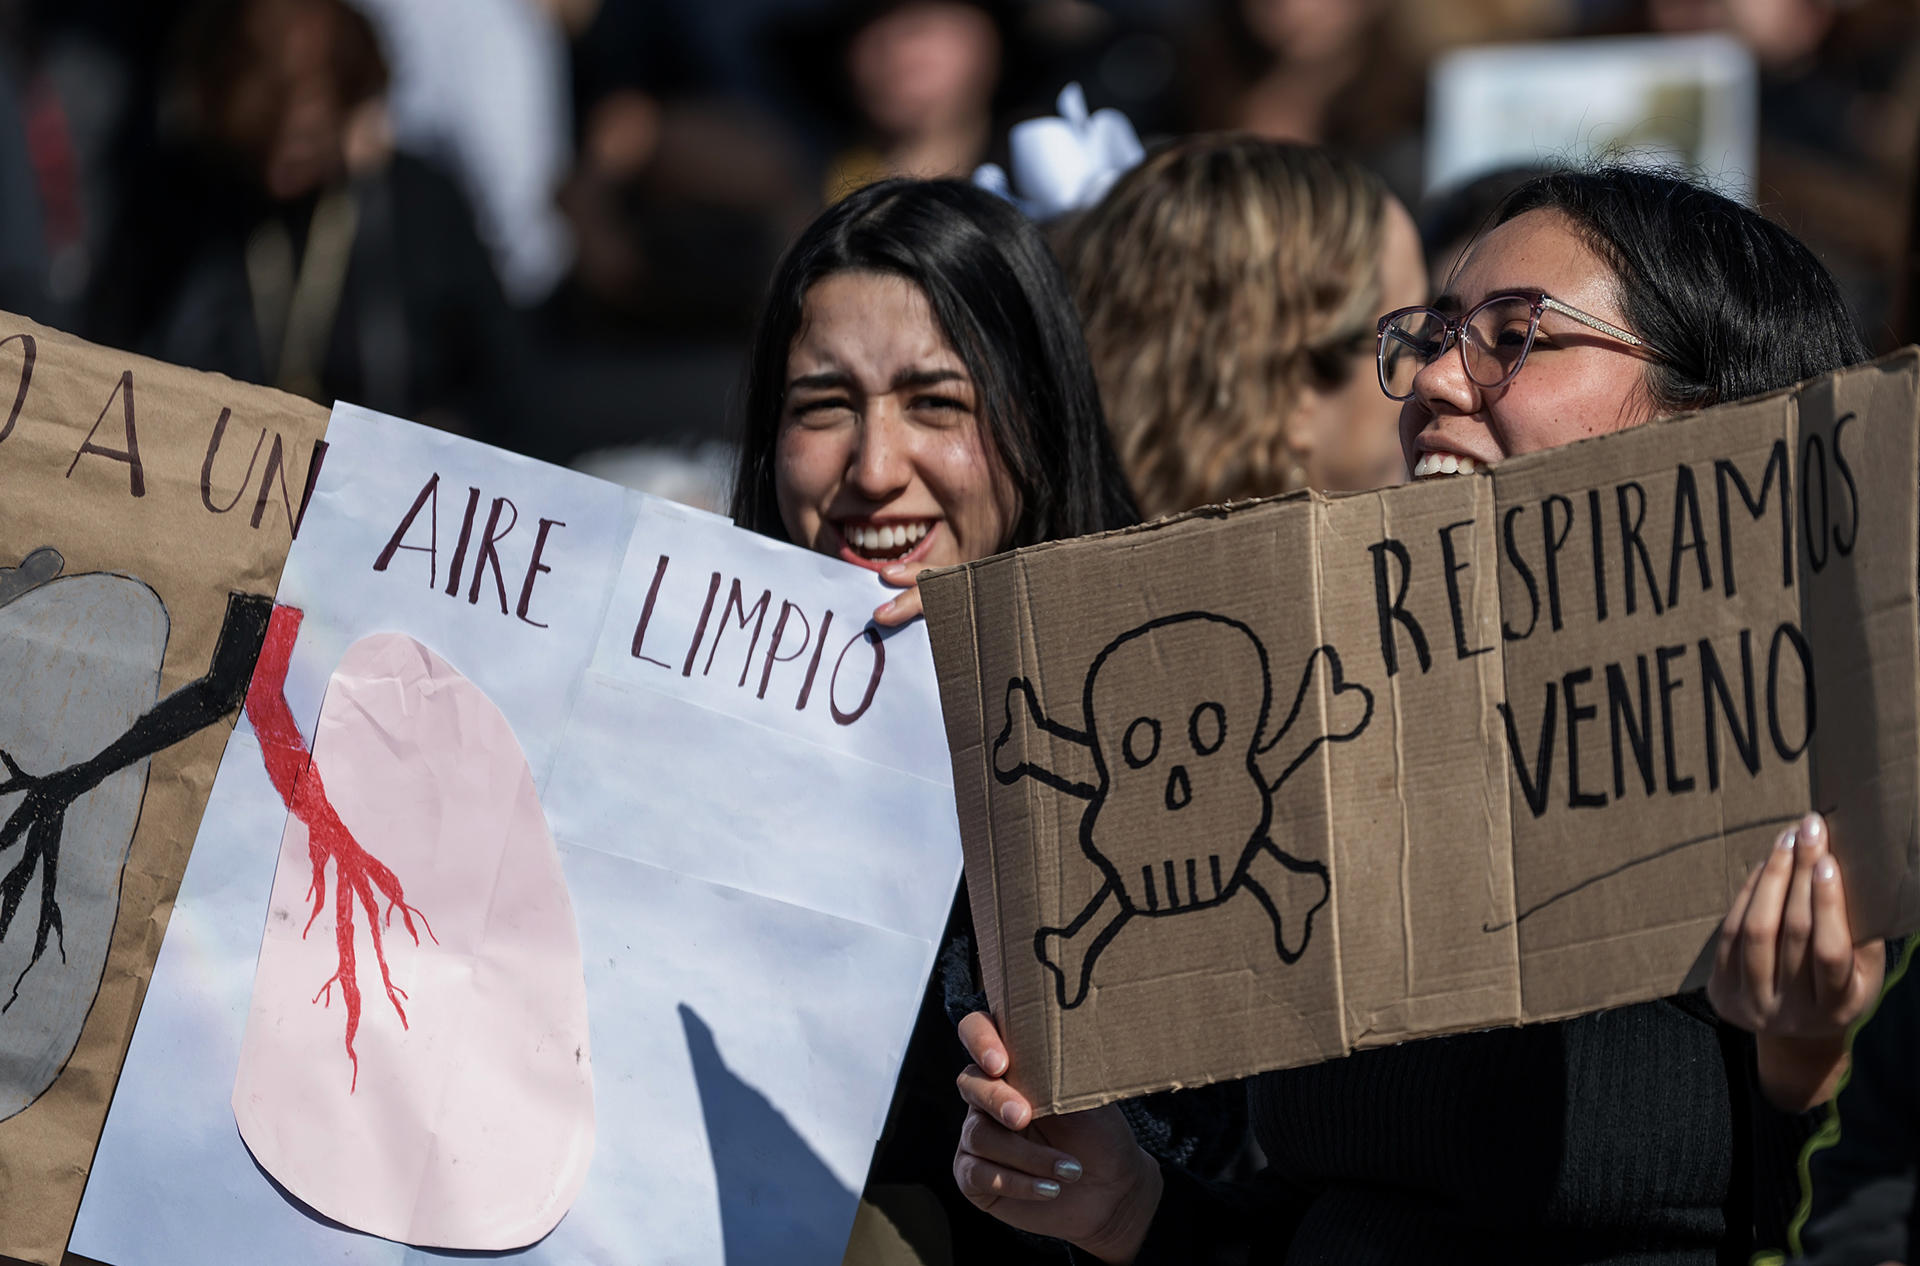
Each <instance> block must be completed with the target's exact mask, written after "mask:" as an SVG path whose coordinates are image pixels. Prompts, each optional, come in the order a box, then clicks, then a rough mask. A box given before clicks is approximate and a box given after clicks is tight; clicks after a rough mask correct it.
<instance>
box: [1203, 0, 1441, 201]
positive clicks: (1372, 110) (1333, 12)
mask: <svg viewBox="0 0 1920 1266" xmlns="http://www.w3.org/2000/svg"><path fill="white" fill-rule="evenodd" d="M1402 7H1403V6H1401V5H1399V4H1397V3H1396V2H1395V0H1213V3H1212V7H1211V13H1210V20H1208V21H1207V22H1205V23H1203V24H1201V25H1199V26H1198V27H1197V28H1196V32H1195V38H1194V40H1193V42H1192V44H1191V46H1190V48H1189V49H1188V50H1187V52H1186V54H1185V57H1184V61H1183V69H1184V71H1185V72H1186V73H1185V81H1186V96H1187V99H1188V102H1189V109H1190V111H1191V112H1192V117H1193V121H1194V123H1195V125H1196V127H1198V128H1201V129H1209V130H1214V129H1217V130H1233V131H1246V132H1251V133H1253V134H1255V135H1257V136H1265V137H1269V138H1272V139H1275V140H1289V141H1310V142H1314V143H1317V144H1324V145H1327V146H1329V147H1330V148H1333V149H1335V150H1338V151H1340V152H1342V153H1345V154H1348V155H1350V156H1352V157H1355V158H1358V159H1360V160H1361V161H1362V162H1364V163H1366V164H1367V165H1368V166H1369V167H1371V168H1372V169H1373V170H1375V171H1377V172H1379V173H1380V174H1381V176H1382V177H1384V178H1385V179H1386V181H1387V184H1388V187H1389V188H1390V189H1391V190H1392V191H1393V192H1394V193H1395V194H1396V195H1397V196H1398V197H1400V198H1401V199H1402V201H1407V202H1410V201H1411V200H1412V199H1413V198H1414V196H1415V195H1416V194H1417V193H1418V191H1419V181H1420V132H1419V129H1420V124H1421V120H1422V117H1423V114H1424V111H1425V92H1426V84H1425V78H1424V74H1423V72H1422V70H1421V65H1422V62H1421V61H1420V60H1419V55H1418V52H1417V50H1415V49H1414V48H1412V47H1411V46H1410V44H1409V42H1408V38H1407V37H1408V36H1409V34H1410V32H1411V31H1412V29H1413V28H1411V27H1410V26H1409V24H1408V23H1407V22H1405V21H1403V20H1401V13H1400V9H1401V8H1402Z"/></svg>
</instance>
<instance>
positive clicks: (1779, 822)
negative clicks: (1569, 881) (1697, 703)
mask: <svg viewBox="0 0 1920 1266" xmlns="http://www.w3.org/2000/svg"><path fill="white" fill-rule="evenodd" d="M1821 812H1822V813H1823V814H1825V813H1832V812H1833V810H1832V809H1824V810H1822V811H1821ZM1805 816H1806V814H1804V813H1789V814H1788V815H1786V816H1785V817H1783V818H1761V819H1759V820H1758V821H1755V822H1740V823H1736V824H1735V825H1733V826H1730V827H1727V828H1726V829H1725V830H1720V831H1715V832H1713V833H1712V834H1710V835H1697V836H1695V837H1694V838H1692V839H1690V840H1681V841H1680V842H1679V843H1678V844H1669V845H1667V846H1666V847H1665V848H1663V849H1661V850H1660V851H1659V852H1657V853H1649V854H1647V855H1646V856H1645V857H1636V858H1634V859H1633V860H1632V861H1630V862H1622V863H1621V864H1620V865H1618V866H1615V867H1614V868H1613V869H1612V870H1609V871H1603V872H1602V873H1600V874H1598V875H1595V876H1593V877H1592V878H1591V879H1583V880H1581V881H1580V882H1579V883H1577V884H1575V885H1574V886H1573V887H1571V888H1569V889H1567V890H1566V891H1565V892H1556V893H1555V894H1553V895H1552V896H1551V897H1548V898H1547V899H1546V900H1545V901H1542V902H1540V903H1538V904H1537V905H1533V906H1530V907H1528V908H1527V909H1525V910H1522V911H1521V912H1520V914H1519V915H1518V916H1517V917H1515V918H1513V919H1510V920H1508V921H1507V922H1505V923H1483V924H1481V925H1480V930H1481V931H1482V932H1504V931H1506V930H1507V929H1508V928H1510V927H1512V926H1514V924H1516V923H1520V922H1522V921H1524V920H1525V919H1528V918H1530V917H1532V916H1533V915H1536V914H1538V913H1540V912H1541V911H1542V910H1544V909H1546V908H1547V907H1548V906H1550V905H1552V904H1554V903H1555V902H1556V901H1564V900H1566V899H1567V898H1568V897H1571V896H1572V895H1573V894H1574V893H1576V892H1579V891H1580V890H1581V889H1583V888H1591V887H1592V886H1593V885H1595V884H1597V883H1600V882H1602V881H1604V880H1608V879H1612V878H1613V877H1614V876H1615V875H1619V874H1623V873H1625V872H1626V871H1629V870H1632V869H1633V868H1634V867H1635V866H1644V865H1646V864H1647V863H1648V862H1657V861H1659V860H1660V859H1661V858H1663V857H1669V856H1671V855H1672V854H1674V853H1678V852H1680V851H1681V850H1682V849H1688V848H1692V847H1693V846H1694V845H1695V844H1705V843H1706V842H1707V841H1708V840H1718V839H1724V838H1726V837H1727V836H1729V835H1734V834H1737V833H1739V832H1741V831H1751V830H1754V829H1756V828H1758V827H1763V826H1785V825H1786V824H1787V823H1789V822H1798V821H1799V820H1800V819H1801V818H1803V817H1805Z"/></svg>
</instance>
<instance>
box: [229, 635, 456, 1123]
mask: <svg viewBox="0 0 1920 1266" xmlns="http://www.w3.org/2000/svg"><path fill="white" fill-rule="evenodd" d="M300 619H301V612H300V611H299V610H298V609H297V608H294V607H275V608H274V610H273V618H272V620H271V622H270V623H269V624H268V626H267V637H266V643H265V645H263V646H262V647H261V649H260V661H259V663H258V664H257V665H256V666H255V668H254V671H253V685H252V686H251V687H250V688H249V689H248V691H247V720H249V721H251V722H252V723H253V729H254V733H255V734H256V735H258V736H259V739H260V752H261V756H262V758H263V759H264V760H265V761H266V766H267V776H268V777H269V778H271V779H272V780H273V787H274V790H275V791H278V792H279V793H280V799H281V800H282V801H284V802H285V803H286V806H287V811H288V812H289V813H291V814H293V816H294V817H296V818H299V819H300V821H302V822H304V823H305V824H306V827H307V857H308V860H309V861H310V862H312V864H313V882H312V884H311V885H310V886H309V887H308V889H307V896H308V897H310V898H311V899H312V901H313V912H312V913H311V914H309V915H308V916H307V923H306V926H305V927H304V928H302V929H301V931H300V935H301V937H302V938H304V937H305V936H306V934H307V933H308V932H309V931H311V930H312V928H313V924H314V920H316V919H318V918H319V917H320V911H321V910H322V909H324V908H325V907H326V904H327V874H326V871H327V863H328V862H329V861H331V862H332V863H333V873H334V903H333V909H334V913H333V929H334V943H335V945H336V946H337V947H338V949H339V955H340V957H339V963H338V965H337V966H336V968H335V970H334V973H333V975H332V976H329V977H328V978H327V980H326V982H325V983H324V984H322V985H321V986H320V988H319V990H318V991H317V992H315V994H314V995H313V1000H314V1001H315V1002H320V1001H321V1000H322V999H323V998H324V999H325V1000H326V1005H328V1006H331V1005H332V1003H333V986H334V984H335V983H336V982H338V984H339V985H340V996H341V997H342V998H343V999H344V1000H345V1001H346V1004H347V1038H346V1045H347V1059H348V1060H349V1061H350V1062H351V1063H352V1065H353V1081H352V1086H351V1087H350V1090H349V1093H351V1090H352V1089H357V1088H358V1087H359V1084H360V1058H359V1056H358V1055H356V1054H354V1050H353V1038H354V1034H355V1033H357V1032H358V1031H359V1029H360V979H359V969H358V967H357V966H356V965H355V961H354V951H353V933H354V913H353V907H354V902H355V901H356V900H357V901H358V902H359V903H360V906H361V907H362V908H363V909H364V910H365V911H366V913H367V930H368V932H370V933H371V934H372V936H373V953H374V957H375V958H376V959H378V960H379V963H380V983H381V985H382V986H383V987H385V989H386V991H387V1001H388V1002H390V1003H392V1004H393V1010H394V1014H396V1015H398V1016H399V1017H400V1026H401V1027H402V1028H405V1027H406V1026H407V1011H406V1008H405V1007H404V1006H402V1005H401V1002H402V1000H403V999H405V998H406V996H407V991H406V990H404V989H402V988H401V987H400V986H398V985H396V984H394V983H393V974H392V972H390V971H389V970H388V968H387V951H386V946H385V943H384V942H383V940H382V939H381V938H382V926H383V922H384V924H385V926H388V927H390V926H392V923H393V914H394V911H395V910H398V911H399V912H400V919H401V922H402V923H403V924H404V925H405V927H406V930H407V934H408V935H410V936H411V937H413V943H414V944H415V945H418V944H419V943H420V932H421V931H422V930H424V931H425V932H426V934H427V936H428V937H429V938H432V939H433V941H434V943H435V944H436V945H437V944H439V938H437V937H434V935H433V928H432V927H431V926H430V925H428V923H427V918H426V916H425V915H423V914H421V913H420V911H419V910H417V909H415V908H414V907H413V906H410V905H408V904H407V900H406V894H405V892H404V891H403V890H402V888H401V885H400V880H399V877H398V876H396V875H395V874H394V873H393V871H392V870H391V869H389V868H388V867H387V866H386V865H385V864H383V863H382V862H381V861H380V859H379V858H377V857H374V856H373V855H372V854H371V853H369V852H367V850H366V849H364V848H362V847H361V846H360V843H359V841H357V840H355V839H354V838H353V832H351V831H349V830H348V829H347V825H346V823H344V822H342V821H341V820H340V815H339V813H338V812H336V811H335V809H334V807H333V804H332V803H331V802H330V801H329V800H328V799H327V789H326V785H325V784H324V783H322V782H321V780H320V768H319V766H317V765H315V764H314V763H313V757H312V755H311V754H310V753H309V752H308V750H307V744H306V740H305V739H304V738H302V737H301V735H300V727H299V726H298V725H296V724H295V723H294V719H293V710H292V709H291V708H289V707H288V706H287V699H286V691H285V686H286V680H287V665H288V663H289V662H290V661H291V660H292V658H293V644H294V641H295V639H296V638H298V637H299V634H300ZM382 900H384V901H385V902H386V903H387V912H386V917H385V919H384V920H382V918H381V915H380V912H379V904H380V902H381V901H382ZM415 919H418V920H419V921H420V926H419V927H418V928H416V927H415V926H414V920H415Z"/></svg>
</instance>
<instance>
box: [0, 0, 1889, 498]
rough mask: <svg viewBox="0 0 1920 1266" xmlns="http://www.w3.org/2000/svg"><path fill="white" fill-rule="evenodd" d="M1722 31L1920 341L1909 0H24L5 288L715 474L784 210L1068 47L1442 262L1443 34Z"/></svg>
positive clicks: (1116, 98)
mask: <svg viewBox="0 0 1920 1266" xmlns="http://www.w3.org/2000/svg"><path fill="white" fill-rule="evenodd" d="M1707 30H1714V31H1722V32H1726V33H1728V34H1730V35H1732V36H1733V37H1735V38H1737V39H1738V40H1739V41H1740V42H1741V43H1742V44H1744V45H1745V46H1746V48H1747V49H1749V50H1750V52H1751V54H1752V56H1753V59H1754V61H1755V63H1756V64H1757V66H1758V68H1759V73H1760V99H1759V121H1760V144H1759V150H1758V162H1757V171H1756V172H1755V173H1754V188H1755V190H1756V194H1757V204H1758V206H1759V208H1760V209H1761V210H1762V211H1763V212H1764V213H1765V214H1767V215H1769V216H1771V217H1773V218H1775V219H1777V220H1779V221H1780V222H1782V223H1783V224H1785V225H1786V226H1787V227H1789V228H1790V229H1791V230H1792V231H1793V232H1795V233H1796V234H1798V235H1799V236H1800V237H1802V238H1803V239H1804V240H1806V241H1807V242H1808V243H1809V244H1811V245H1812V246H1813V247H1814V249H1815V250H1816V252H1817V253H1818V254H1819V255H1820V256H1821V257H1822V259H1823V260H1824V261H1825V262H1826V263H1827V265H1828V266H1829V267H1830V268H1831V269H1832V270H1833V271H1834V272H1835V274H1836V275H1837V276H1838V277H1839V278H1840V280H1841V283H1842V287H1843V289H1844V291H1845V293H1846V295H1847V298H1848V301H1849V303H1850V304H1851V306H1852V309H1853V311H1854V314H1855V317H1856V319H1857V320H1858V322H1859V324H1860V327H1861V329H1862V332H1863V334H1864V335H1865V337H1866V339H1867V342H1868V344H1869V345H1870V346H1872V347H1875V348H1876V349H1881V348H1886V347H1890V346H1893V345H1896V344H1898V343H1901V342H1904V341H1907V340H1908V339H1910V338H1912V337H1913V336H1914V333H1915V329H1916V324H1915V321H1914V319H1913V318H1912V317H1911V316H1910V315H1909V314H1908V311H1907V307H1906V305H1907V303H1908V290H1909V287H1908V286H1907V285H1906V276H1907V272H1908V270H1909V268H1910V267H1911V266H1912V264H1913V262H1914V261H1913V259H1912V253H1911V251H1910V247H1909V237H1910V233H1909V219H1910V216H1911V212H1910V209H1909V208H1910V205H1911V200H1910V196H1909V185H1910V183H1911V179H1912V171H1913V166H1914V154H1915V150H1916V144H1917V143H1920V38H1916V37H1917V36H1920V5H1917V4H1915V3H1913V2H1912V0H1456V2H1455V3H1451V4H1434V3H1431V2H1430V0H1099V2H1098V3H1096V2H1094V0H717V2H716V0H59V2H58V3H55V2H54V0H0V227H4V232H0V307H4V308H6V309H8V310H11V311H16V312H22V313H25V314H28V315H31V316H33V317H36V318H38V319H41V320H43V321H46V322H48V323H50V324H52V325H55V326H58V327H60V328H63V329H66V330H69V331H72V332H74V333H77V334H80V335H82V336H83V337H86V338H89V339H92V340H95V341H99V342H103V343H107V344H111V345H115V346H120V347H125V348H130V349H133V350H137V351H140V352H144V353H148V354H151V355H154V356H158V357H161V358H163V359H166V360H169V361H175V362H178V363H181V364H185V365H190V366H194V367H198V368H204V369H211V370H219V371H222V372H225V373H228V374H231V375H233V376H235V377H239V378H244V379H248V380H252V381H258V382H264V383H270V384H274V385H277V386H280V387H283V388H286V389H288V390H292V391H296V392H300V393H302V394H305V395H308V396H311V397H313V398H315V399H320V400H323V401H330V400H333V399H336V398H338V399H348V400H353V401H356V402H359V403H363V404H366V405H369V406H371V407H374V408H377V409H382V410H386V411H389V412H393V413H398V414H401V415H404V416H407V417H411V418H415V419H417V420H420V421H423V422H428V423H431V424H434V425H438V426H443V427H447V428H449V429H454V430H458V431H461V432H464V433H467V434H471V435H474V436H476V437H478V438H481V439H484V440H486V441H488V442H491V443H495V444H499V445H502V446H505V447H508V448H511V449H515V450H518V451H520V452H524V453H527V454H530V455H533V456H536V457H540V458H543V459H547V460H551V461H560V462H572V463H575V464H579V465H582V466H583V467H585V468H588V469H592V470H594V471H596V473H601V474H605V475H608V476H610V477H613V478H616V479H622V480H625V481H627V482H630V483H635V484H637V485H639V486H644V487H647V488H649V489H650V490H652V491H657V492H662V493H665V494H666V495H670V496H677V497H681V498H684V499H692V500H706V501H708V502H709V503H712V502H713V501H715V499H716V497H717V495H718V494H717V491H716V489H717V482H718V481H719V480H720V479H721V477H722V475H721V473H720V472H723V471H724V470H725V468H726V465H727V458H726V456H725V447H724V446H725V443H726V441H727V437H728V434H729V428H730V425H731V419H730V410H731V409H732V407H733V406H734V404H735V403H736V402H737V397H738V381H739V373H740V369H741V365H742V359H743V351H744V347H745V343H746V340H747V337H748V333H749V330H750V328H751V324H752V321H753V317H754V313H755V310H756V305H757V303H758V301H759V298H760V294H761V290H762V288H763V286H764V284H765V281H766V278H767V277H768V276H769V274H770V273H771V271H772V268H773V265H774V263H775V261H776V260H777V258H778V256H779V253H780V251H781V250H782V248H783V246H784V245H785V243H787V242H788V241H789V240H790V239H791V238H792V236H793V235H794V234H795V233H796V232H797V231H798V230H799V228H800V227H801V226H803V225H805V224H806V223H807V222H808V220H809V219H810V218H811V217H812V215H813V214H815V213H816V212H817V211H818V210H819V208H820V207H821V206H823V205H825V204H827V203H829V202H831V201H832V200H834V199H835V198H837V197H839V196H842V195H843V194H844V193H845V192H846V191H847V190H849V189H851V188H854V187H857V186H858V185H860V184H863V183H865V182H867V181H870V180H872V179H875V178H877V177H880V176H882V175H886V174H893V173H906V174H914V175H965V174H967V173H969V172H971V171H972V170H973V169H974V168H975V166H976V165H978V164H980V163H981V162H983V161H989V160H996V159H997V160H1001V161H1004V159H1005V153H1004V151H1005V148H1006V144H1007V141H1006V137H1007V128H1008V126H1009V125H1010V124H1011V123H1012V122H1015V121H1017V120H1020V119H1022V118H1027V117H1032V116H1034V115H1037V114H1043V113H1047V112H1050V111H1051V110H1052V108H1053V102H1054V99H1055V96H1056V94H1057V93H1058V92H1059V90H1060V88H1061V86H1062V85H1063V84H1065V83H1067V82H1069V81H1077V82H1079V83H1081V84H1082V85H1084V88H1085V91H1086V94H1087V97H1088V99H1089V102H1090V103H1091V105H1093V106H1094V107H1096V108H1098V107H1104V106H1113V107H1117V108H1119V109H1120V110H1122V111H1124V112H1125V113H1126V115H1127V116H1128V117H1129V118H1130V119H1131V120H1132V121H1133V123H1134V124H1135V126H1136V127H1137V129H1138V130H1139V133H1140V134H1141V136H1142V137H1143V138H1145V140H1146V141H1147V142H1148V144H1149V146H1152V145H1153V144H1154V143H1155V142H1156V141H1159V140H1164V139H1166V138H1169V137H1174V136H1178V135H1181V134H1185V133H1188V132H1193V131H1199V130H1210V129H1239V130H1245V131H1248V132H1251V133H1254V134H1257V135H1262V136H1268V137H1275V138H1288V139H1300V140H1310V141H1317V142H1320V143H1322V144H1324V145H1326V146H1328V147H1329V148H1330V149H1331V150H1333V151H1334V152H1335V153H1338V154H1342V155H1344V156H1346V157H1348V158H1351V159H1354V160H1357V161H1358V162H1359V163H1361V164H1362V165H1364V166H1365V167H1367V168H1369V169H1371V170H1372V171H1373V172H1375V173H1376V174H1377V175H1378V176H1379V177H1380V178H1381V179H1382V180H1383V181H1384V182H1385V185H1386V187H1387V189H1388V190H1390V191H1391V192H1392V193H1393V194H1394V195H1395V196H1397V197H1398V198H1399V200H1400V201H1401V202H1402V203H1404V204H1405V205H1406V206H1408V207H1409V208H1413V209H1414V211H1415V217H1416V219H1417V220H1419V222H1420V227H1421V229H1422V231H1423V234H1422V235H1423V237H1424V238H1425V240H1426V246H1427V249H1428V252H1429V264H1430V266H1431V267H1439V268H1442V269H1444V267H1445V264H1446V251H1447V248H1448V246H1449V244H1450V243H1453V242H1457V241H1458V240H1459V239H1460V238H1462V237H1463V236H1465V235H1466V234H1467V233H1470V232H1471V231H1472V229H1473V228H1474V227H1475V226H1476V224H1477V220H1478V218H1479V216H1480V215H1483V214H1484V209H1483V208H1484V206H1490V205H1491V203H1490V202H1489V201H1487V199H1486V197H1485V196H1482V197H1481V198H1480V199H1479V201H1477V202H1476V200H1475V199H1474V197H1473V196H1472V195H1471V191H1469V194H1468V195H1466V196H1464V197H1453V198H1446V199H1441V200H1439V201H1435V200H1434V199H1433V198H1432V197H1431V196H1428V197H1425V198H1424V199H1423V195H1426V194H1430V191H1428V190H1425V189H1424V188H1423V186H1422V173H1423V145H1424V136H1425V130H1424V124H1425V114H1426V112H1427V108H1428V96H1427V80H1428V73H1429V70H1430V68H1431V67H1432V66H1433V65H1434V63H1435V60H1436V59H1437V58H1439V57H1441V56H1442V55H1444V54H1445V53H1446V52H1447V51H1449V50H1451V49H1456V48H1460V47H1464V46H1469V45H1481V44H1490V43H1514V42H1524V41H1530V40H1549V39H1569V38H1583V37H1598V36H1606V35H1620V34H1630V33H1681V32H1695V31H1707ZM1476 208H1481V209H1480V210H1478V211H1476Z"/></svg>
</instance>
